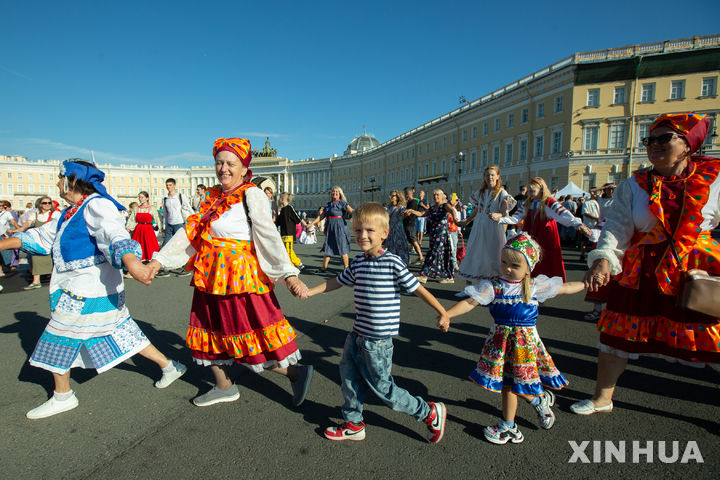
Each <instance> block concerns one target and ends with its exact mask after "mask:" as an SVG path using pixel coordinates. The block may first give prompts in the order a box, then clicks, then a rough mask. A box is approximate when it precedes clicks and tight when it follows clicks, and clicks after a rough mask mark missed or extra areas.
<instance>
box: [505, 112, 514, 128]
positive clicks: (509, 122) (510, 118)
mask: <svg viewBox="0 0 720 480" xmlns="http://www.w3.org/2000/svg"><path fill="white" fill-rule="evenodd" d="M507 126H508V128H513V127H514V126H515V114H514V113H508V119H507Z"/></svg>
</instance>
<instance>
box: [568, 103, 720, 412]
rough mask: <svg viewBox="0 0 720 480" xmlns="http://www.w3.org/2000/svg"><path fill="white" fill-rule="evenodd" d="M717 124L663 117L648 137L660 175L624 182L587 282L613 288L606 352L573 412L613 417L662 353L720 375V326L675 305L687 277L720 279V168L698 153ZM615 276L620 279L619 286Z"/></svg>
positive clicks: (645, 173)
mask: <svg viewBox="0 0 720 480" xmlns="http://www.w3.org/2000/svg"><path fill="white" fill-rule="evenodd" d="M709 125H710V122H709V120H708V119H707V118H705V115H700V114H695V113H684V114H673V115H661V116H660V117H658V118H657V119H656V120H655V123H653V125H652V126H651V127H650V136H648V137H646V138H643V144H644V145H645V146H646V147H647V156H648V160H649V161H650V163H651V164H652V167H648V168H645V169H642V170H638V171H636V172H635V173H634V174H633V175H632V177H631V178H629V179H628V180H627V181H625V182H623V183H621V184H620V185H619V186H618V188H617V190H616V193H615V201H614V203H613V208H612V209H611V210H610V211H608V213H607V221H606V223H605V226H604V227H603V230H602V234H601V236H600V239H599V241H598V244H597V249H596V250H593V251H592V252H590V254H589V256H588V264H589V265H590V270H589V271H588V273H587V275H586V276H585V284H586V285H587V286H588V288H589V289H590V290H596V289H597V288H598V287H600V286H603V285H605V284H607V283H608V282H610V294H609V296H608V297H609V299H608V303H607V307H606V308H605V310H604V311H603V312H602V315H601V316H600V320H599V321H598V330H599V331H600V344H599V348H600V352H599V354H598V372H597V380H596V383H595V394H594V395H593V397H592V398H591V399H587V400H582V401H580V402H577V403H575V404H573V405H572V406H571V410H572V411H573V412H575V413H577V414H580V415H590V414H593V413H596V412H610V411H612V408H613V403H612V396H613V393H614V391H615V385H616V383H617V380H618V378H619V377H620V375H621V374H622V373H623V371H624V370H625V367H626V365H627V361H628V359H629V358H633V359H635V358H637V357H638V354H640V353H654V354H661V355H664V356H667V357H672V358H673V359H679V360H681V361H686V362H692V363H694V364H695V365H699V366H702V365H703V364H709V365H711V366H712V367H713V368H715V369H717V370H719V371H720V318H713V317H710V316H707V315H704V314H701V313H696V312H692V311H690V310H684V309H681V308H679V307H677V306H676V297H677V295H678V293H679V291H680V288H679V287H680V284H681V279H682V275H683V272H684V271H686V270H702V271H705V272H707V273H709V274H710V275H720V245H718V241H717V240H714V239H713V238H712V237H711V235H710V231H711V230H713V229H714V228H715V227H717V225H718V219H719V218H720V208H719V207H718V202H719V199H718V197H719V196H720V178H719V176H718V173H719V172H720V160H718V159H716V158H711V157H706V156H700V155H692V153H693V152H695V151H697V150H698V148H700V145H702V143H703V142H704V141H705V138H706V136H707V132H708V128H709ZM611 276H613V277H612V279H611Z"/></svg>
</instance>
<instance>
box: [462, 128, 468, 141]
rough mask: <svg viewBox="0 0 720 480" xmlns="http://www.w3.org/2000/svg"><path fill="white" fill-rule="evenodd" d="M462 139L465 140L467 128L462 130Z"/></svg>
mask: <svg viewBox="0 0 720 480" xmlns="http://www.w3.org/2000/svg"><path fill="white" fill-rule="evenodd" d="M462 141H463V142H467V130H463V131H462Z"/></svg>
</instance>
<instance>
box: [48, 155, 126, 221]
mask: <svg viewBox="0 0 720 480" xmlns="http://www.w3.org/2000/svg"><path fill="white" fill-rule="evenodd" d="M60 175H62V176H63V177H69V176H70V175H72V176H73V177H75V179H76V180H83V181H85V182H88V183H89V184H91V185H92V186H93V188H94V189H95V191H97V193H98V194H99V195H100V196H101V197H105V198H107V199H108V200H110V201H111V202H113V203H114V204H115V206H116V207H117V209H118V210H121V211H122V210H125V207H123V206H122V204H120V203H119V202H118V201H117V200H115V199H114V198H113V197H111V196H110V194H109V193H108V192H107V190H106V189H105V185H103V184H102V181H103V180H104V179H105V173H104V172H102V171H101V170H98V169H97V168H95V167H91V166H89V165H81V164H79V163H75V162H74V161H72V160H65V161H64V162H63V163H62V165H61V166H60Z"/></svg>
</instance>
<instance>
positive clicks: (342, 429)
mask: <svg viewBox="0 0 720 480" xmlns="http://www.w3.org/2000/svg"><path fill="white" fill-rule="evenodd" d="M389 228H390V226H389V216H388V213H387V211H386V210H385V208H383V206H382V205H380V204H379V203H375V202H371V203H366V204H364V205H363V206H361V207H360V208H358V209H357V211H356V212H355V214H354V215H353V230H354V233H355V242H356V243H357V244H358V246H359V247H360V248H361V249H362V251H363V253H361V254H360V255H357V256H356V257H355V258H354V259H353V261H352V263H351V264H350V265H349V267H348V268H346V269H345V270H343V271H342V272H341V273H340V275H338V276H337V278H333V279H331V280H328V281H326V282H323V283H321V284H320V285H318V286H316V287H313V288H311V289H310V290H309V291H308V295H307V296H313V295H317V294H320V293H326V292H330V291H333V290H337V289H338V288H340V287H342V286H343V285H345V286H349V287H353V288H354V291H355V292H354V293H355V315H356V316H355V323H354V325H353V329H352V331H351V332H350V333H349V334H348V336H347V338H346V340H345V347H344V349H343V356H342V359H341V360H340V381H341V383H342V394H343V398H344V399H345V403H344V404H343V406H342V409H341V410H342V416H343V420H344V423H343V424H341V425H339V426H335V427H329V428H327V429H326V430H325V437H326V438H328V439H330V440H335V441H341V440H363V439H364V438H365V423H363V404H364V402H365V397H366V396H367V394H368V393H370V392H372V393H374V394H375V395H377V396H378V397H379V398H380V399H381V400H382V401H383V402H384V403H385V404H386V405H388V406H389V407H391V408H392V409H393V410H396V411H400V412H403V413H407V414H408V415H410V416H412V417H413V418H415V419H416V420H418V421H422V422H425V424H426V426H427V428H428V434H427V439H428V441H429V442H431V443H437V442H439V441H440V440H442V437H443V435H444V433H445V419H446V417H447V410H446V408H445V405H444V404H443V403H440V402H437V403H433V402H426V401H425V400H424V399H422V398H421V397H419V396H412V395H411V394H410V393H409V392H408V391H407V390H404V389H403V388H400V387H398V386H397V385H396V384H395V381H394V380H393V377H392V375H391V374H390V370H391V367H392V352H393V337H395V336H397V335H398V333H399V328H400V293H401V292H406V293H414V294H415V295H417V296H418V297H420V298H421V299H423V300H424V301H425V302H426V303H427V304H428V305H430V306H431V307H432V308H433V309H435V311H437V312H438V327H439V328H440V329H441V330H442V331H443V332H446V331H447V327H448V324H449V320H448V318H447V314H446V312H445V309H444V308H443V307H442V305H440V303H439V302H438V301H437V299H436V298H435V297H434V296H433V295H432V294H431V293H430V292H428V291H427V290H426V289H425V288H424V287H423V286H422V285H420V284H419V283H418V282H417V280H416V279H415V277H414V276H413V275H412V274H411V273H410V272H409V271H408V269H407V266H406V265H405V264H404V263H403V262H402V260H401V259H400V258H399V257H398V256H397V255H395V254H393V253H391V252H389V251H386V250H384V249H383V248H382V245H383V241H384V240H385V239H386V238H387V236H388V233H389Z"/></svg>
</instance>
